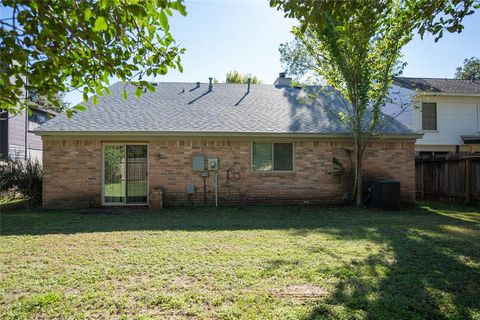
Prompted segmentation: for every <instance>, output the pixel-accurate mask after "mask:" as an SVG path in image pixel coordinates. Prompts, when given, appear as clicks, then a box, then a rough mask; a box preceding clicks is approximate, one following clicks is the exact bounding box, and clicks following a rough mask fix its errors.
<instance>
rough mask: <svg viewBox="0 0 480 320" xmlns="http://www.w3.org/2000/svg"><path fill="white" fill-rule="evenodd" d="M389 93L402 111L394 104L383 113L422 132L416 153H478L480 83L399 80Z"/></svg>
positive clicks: (425, 79) (479, 138) (415, 79)
mask: <svg viewBox="0 0 480 320" xmlns="http://www.w3.org/2000/svg"><path fill="white" fill-rule="evenodd" d="M391 93H392V94H391V96H394V97H397V98H395V99H396V100H397V101H398V100H401V101H402V103H403V105H404V106H406V107H404V109H405V110H402V111H401V112H400V111H399V110H400V109H403V108H399V107H398V103H397V104H396V105H392V104H390V105H387V106H386V108H385V109H384V112H386V113H388V114H390V115H393V116H396V119H397V120H399V121H400V122H402V123H404V124H406V125H409V126H410V127H412V128H413V129H416V130H419V131H420V132H421V133H423V138H421V139H418V140H417V142H416V145H415V150H416V151H417V154H419V155H427V154H445V153H478V152H480V81H478V80H474V79H473V80H459V79H436V78H403V77H402V78H397V79H396V81H395V85H394V86H393V88H392V90H391ZM398 97H401V98H398ZM399 112H400V114H398V113H399Z"/></svg>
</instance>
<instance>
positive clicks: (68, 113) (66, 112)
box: [65, 109, 73, 118]
mask: <svg viewBox="0 0 480 320" xmlns="http://www.w3.org/2000/svg"><path fill="white" fill-rule="evenodd" d="M65 114H66V116H67V118H71V117H72V116H73V110H72V109H67V110H65Z"/></svg>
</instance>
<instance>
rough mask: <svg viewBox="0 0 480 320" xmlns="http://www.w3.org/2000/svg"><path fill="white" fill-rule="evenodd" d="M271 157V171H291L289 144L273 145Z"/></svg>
mask: <svg viewBox="0 0 480 320" xmlns="http://www.w3.org/2000/svg"><path fill="white" fill-rule="evenodd" d="M273 155H274V157H273V170H279V171H291V170H293V161H292V144H291V143H275V144H274V145H273Z"/></svg>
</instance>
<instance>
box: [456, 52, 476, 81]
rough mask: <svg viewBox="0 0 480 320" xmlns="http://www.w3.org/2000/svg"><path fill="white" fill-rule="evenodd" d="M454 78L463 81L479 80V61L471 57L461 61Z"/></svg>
mask: <svg viewBox="0 0 480 320" xmlns="http://www.w3.org/2000/svg"><path fill="white" fill-rule="evenodd" d="M455 78H457V79H464V80H472V79H477V80H478V79H480V59H479V58H476V57H471V58H470V59H465V60H463V65H461V66H460V67H458V68H457V71H456V72H455Z"/></svg>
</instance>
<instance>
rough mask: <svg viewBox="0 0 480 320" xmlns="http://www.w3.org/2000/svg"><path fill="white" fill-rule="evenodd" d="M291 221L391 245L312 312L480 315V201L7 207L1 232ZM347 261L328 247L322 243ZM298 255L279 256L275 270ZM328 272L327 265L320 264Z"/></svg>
mask: <svg viewBox="0 0 480 320" xmlns="http://www.w3.org/2000/svg"><path fill="white" fill-rule="evenodd" d="M257 229H258V230H277V229H283V230H286V231H287V232H288V233H290V234H291V235H293V236H298V237H303V236H305V237H306V236H309V235H310V234H312V233H324V234H329V235H330V236H332V237H334V238H338V239H340V240H345V241H365V240H367V241H370V242H375V243H377V244H381V245H382V247H385V248H386V249H385V251H382V250H380V251H378V250H377V251H374V252H372V254H371V255H370V256H368V258H367V259H366V260H362V261H357V262H352V261H350V262H348V263H347V262H345V264H344V265H341V266H340V267H339V268H338V274H339V276H338V278H339V280H338V281H337V282H336V285H335V288H334V289H333V291H330V292H329V293H328V295H327V296H326V297H322V298H319V299H318V300H317V301H316V302H314V303H313V307H312V309H311V312H310V313H309V314H308V315H307V316H305V318H304V319H330V318H370V319H412V318H417V319H447V318H450V319H474V318H480V213H479V209H478V208H474V207H463V206H452V205H442V204H435V203H431V204H422V205H419V206H417V207H415V208H411V209H408V210H404V211H400V212H385V211H374V210H356V209H353V208H318V207H303V208H302V207H247V208H239V207H236V208H219V209H214V208H182V209H164V210H161V211H159V212H155V213H131V214H119V215H115V214H111V215H89V214H87V215H84V214H79V213H78V212H75V211H44V210H41V211H22V212H8V213H2V216H1V229H0V230H1V234H2V236H9V235H25V234H27V235H42V234H73V233H85V232H113V231H136V230H152V231H161V230H179V231H205V230H210V231H215V230H257ZM311 250H312V254H313V253H315V252H316V251H318V250H323V251H325V250H326V251H325V252H327V253H328V254H329V255H330V256H331V257H332V258H333V259H335V260H337V261H341V257H340V256H338V255H337V253H336V252H331V251H329V248H328V247H319V248H318V247H314V248H312V249H311ZM295 263H296V261H289V260H284V259H278V260H274V261H271V263H270V265H269V266H268V267H267V268H266V269H265V273H266V274H269V273H271V272H274V271H275V269H278V268H281V267H283V266H284V265H285V264H291V265H292V267H295V266H294V264H295ZM318 272H322V271H321V270H319V271H318Z"/></svg>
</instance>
